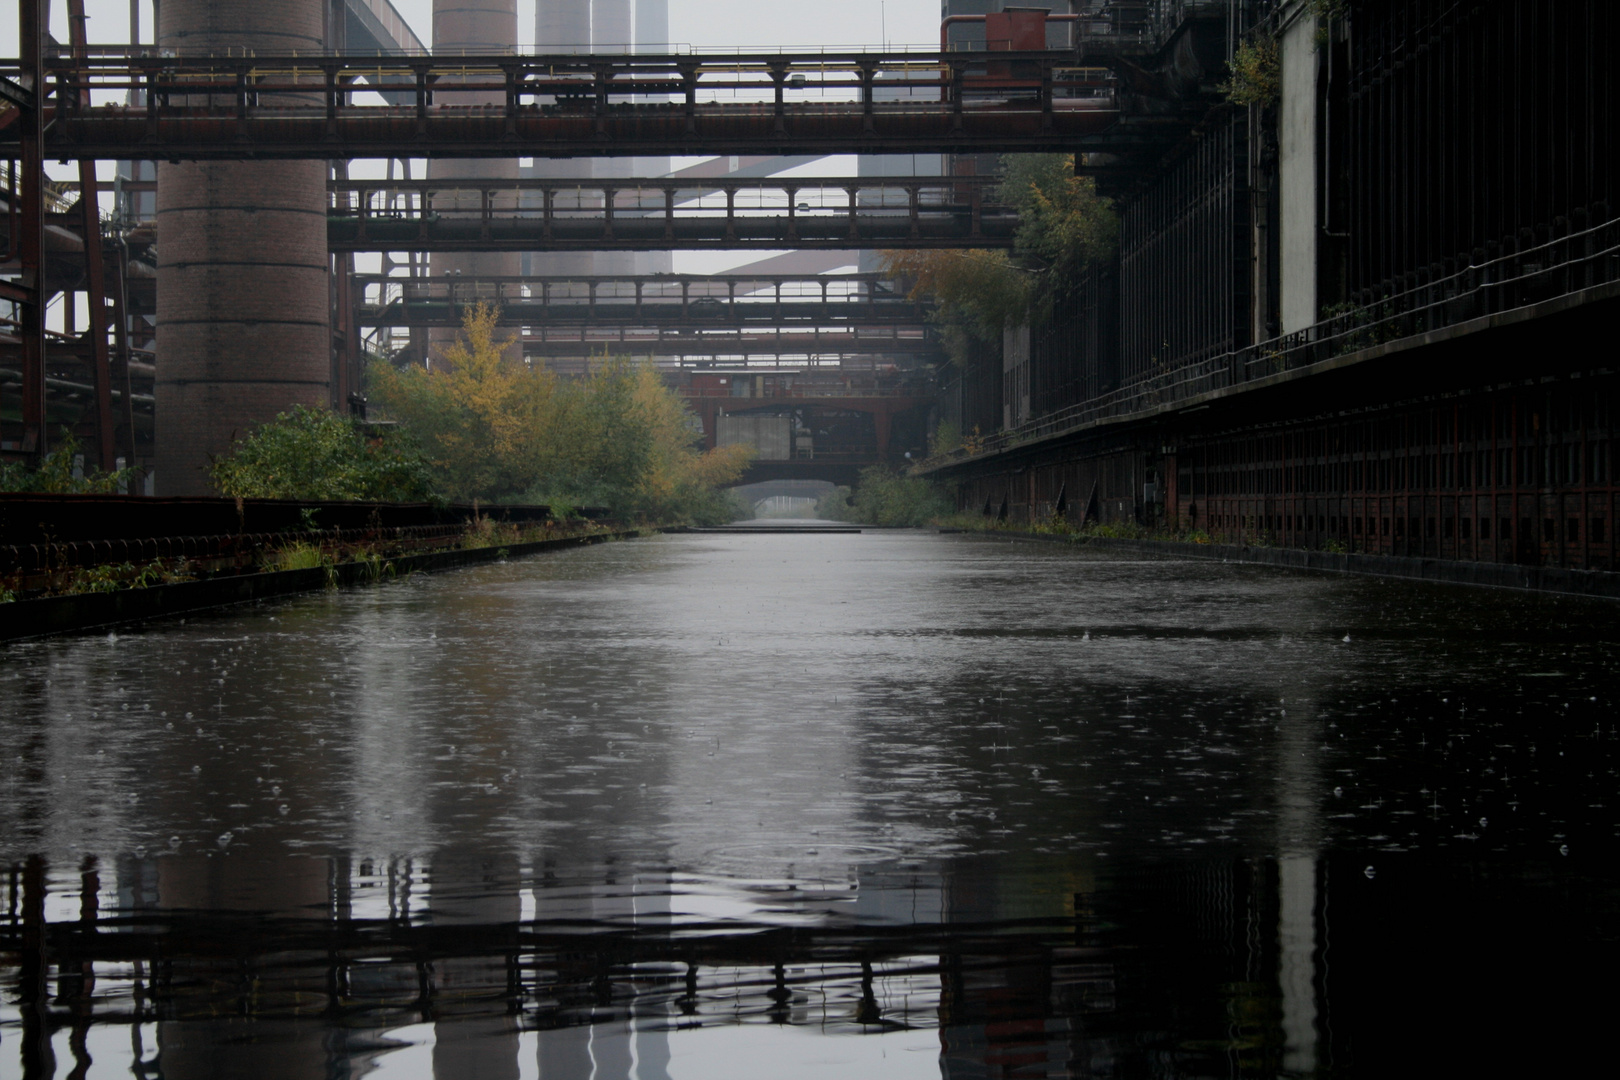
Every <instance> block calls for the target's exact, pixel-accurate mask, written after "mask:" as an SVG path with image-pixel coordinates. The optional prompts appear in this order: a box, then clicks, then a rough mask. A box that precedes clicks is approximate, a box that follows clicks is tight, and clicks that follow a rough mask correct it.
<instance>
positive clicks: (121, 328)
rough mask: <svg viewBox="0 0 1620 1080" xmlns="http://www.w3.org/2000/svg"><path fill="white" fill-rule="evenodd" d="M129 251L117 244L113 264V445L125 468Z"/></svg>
mask: <svg viewBox="0 0 1620 1080" xmlns="http://www.w3.org/2000/svg"><path fill="white" fill-rule="evenodd" d="M128 267H129V248H128V247H127V246H126V245H125V244H124V241H123V240H121V239H120V240H119V241H118V258H117V259H115V260H114V261H113V265H112V272H113V278H114V282H115V284H114V285H113V290H112V297H113V343H114V354H113V363H112V378H113V384H114V385H115V386H116V387H117V388H118V392H119V394H120V395H121V400H120V401H119V408H118V433H117V437H116V438H115V440H114V445H115V446H116V447H117V448H118V449H120V450H122V451H123V452H124V462H125V464H126V465H129V466H133V465H134V464H135V400H134V394H133V393H132V391H131V388H130V378H129V364H130V337H129V272H128Z"/></svg>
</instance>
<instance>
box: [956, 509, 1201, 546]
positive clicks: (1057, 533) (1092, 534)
mask: <svg viewBox="0 0 1620 1080" xmlns="http://www.w3.org/2000/svg"><path fill="white" fill-rule="evenodd" d="M934 524H935V525H938V526H939V527H940V528H942V529H951V530H954V531H957V532H987V533H1008V534H1015V535H1019V536H1040V537H1048V538H1051V539H1055V540H1076V541H1080V540H1093V539H1095V540H1163V541H1166V542H1173V543H1183V544H1209V543H1213V538H1212V537H1211V536H1210V535H1209V533H1207V532H1205V531H1204V530H1203V529H1166V528H1162V527H1150V526H1147V525H1139V524H1137V523H1136V522H1134V521H1106V522H1097V521H1091V522H1082V523H1076V522H1071V521H1069V520H1067V519H1066V518H1063V517H1051V518H1047V519H1045V520H1043V521H1002V520H1000V519H999V518H996V517H987V516H985V515H983V514H949V515H946V516H943V517H940V518H937V519H936V520H935V521H934Z"/></svg>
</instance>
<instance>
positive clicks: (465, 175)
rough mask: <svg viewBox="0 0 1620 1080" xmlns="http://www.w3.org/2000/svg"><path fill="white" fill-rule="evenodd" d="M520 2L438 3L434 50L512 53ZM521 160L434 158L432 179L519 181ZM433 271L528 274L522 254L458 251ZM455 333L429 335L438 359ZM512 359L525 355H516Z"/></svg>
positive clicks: (460, 101)
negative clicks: (446, 159) (448, 159)
mask: <svg viewBox="0 0 1620 1080" xmlns="http://www.w3.org/2000/svg"><path fill="white" fill-rule="evenodd" d="M517 29H518V23H517V0H433V51H434V54H435V55H439V56H445V55H456V54H458V53H466V54H468V55H485V56H488V55H490V54H493V53H511V52H515V51H516V50H517V43H518V32H517ZM505 101H506V95H505V92H504V90H492V91H490V92H489V93H487V94H485V93H469V94H459V95H456V97H455V99H454V100H448V99H447V100H445V101H443V102H442V103H443V104H445V105H451V106H472V105H500V104H504V103H505ZM518 175H519V173H518V160H517V159H516V158H487V159H486V158H480V159H475V160H469V161H442V160H435V161H430V162H429V163H428V178H429V179H431V180H488V181H493V182H497V183H498V182H499V181H502V180H516V179H517V178H518ZM464 198H468V199H471V200H473V201H471V202H468V203H467V204H466V205H465V206H462V205H460V204H458V203H456V202H455V200H449V203H448V204H449V205H454V206H456V208H457V209H474V208H476V207H477V196H471V195H469V196H464ZM494 204H495V206H496V208H497V209H502V210H512V209H516V207H517V193H516V192H515V191H508V192H505V193H501V194H497V195H496V196H495V197H494ZM432 268H433V273H434V274H436V275H452V276H459V277H463V278H474V279H476V278H481V277H506V276H516V275H518V274H521V273H522V272H523V256H522V254H521V253H519V252H482V253H479V252H454V253H443V254H435V255H434V256H433V258H432ZM455 336H456V335H455V333H454V331H436V332H434V333H433V334H431V335H430V337H431V340H432V341H433V344H434V348H433V352H434V354H435V356H438V355H442V353H443V349H444V347H445V346H446V345H447V344H449V342H451V341H453V340H455ZM512 355H513V358H514V359H516V358H518V357H520V356H521V353H519V352H517V351H516V347H515V346H514V351H513V353H512Z"/></svg>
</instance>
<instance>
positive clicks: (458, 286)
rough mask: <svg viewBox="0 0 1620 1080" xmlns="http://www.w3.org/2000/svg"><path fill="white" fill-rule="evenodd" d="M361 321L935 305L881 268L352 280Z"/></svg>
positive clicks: (852, 311)
mask: <svg viewBox="0 0 1620 1080" xmlns="http://www.w3.org/2000/svg"><path fill="white" fill-rule="evenodd" d="M353 280H354V283H355V287H356V289H358V290H359V292H360V302H359V303H358V305H357V321H358V322H359V324H360V325H361V326H402V327H403V326H412V327H415V326H436V327H443V326H459V325H460V324H461V319H462V315H463V313H464V312H465V311H466V310H467V309H468V308H469V307H471V306H472V305H474V304H479V303H487V304H491V305H493V306H494V307H495V308H496V309H497V310H498V312H499V315H500V324H501V325H503V326H527V327H543V326H616V327H617V326H623V327H657V328H660V329H663V330H665V331H671V330H675V331H680V332H689V331H693V330H705V331H709V330H721V329H725V330H742V329H751V330H760V329H770V330H775V329H786V330H800V329H814V328H818V327H819V328H837V329H840V330H848V329H850V328H854V327H863V328H866V327H908V328H914V329H918V330H920V329H922V328H923V327H924V326H925V325H926V323H927V320H928V315H929V313H930V312H931V310H932V308H933V305H932V304H929V303H925V302H923V301H920V300H913V299H911V298H909V297H907V296H905V295H904V294H898V293H895V292H894V291H893V286H892V285H891V284H890V281H889V279H888V278H887V277H886V276H885V275H882V274H823V275H813V276H806V275H780V276H775V275H757V274H755V275H747V274H717V275H703V274H655V275H642V276H614V275H606V276H573V277H559V276H533V277H481V278H478V279H476V280H474V279H471V278H466V279H463V278H459V277H451V278H444V277H440V278H399V277H384V276H379V275H371V274H357V275H355V277H354V279H353Z"/></svg>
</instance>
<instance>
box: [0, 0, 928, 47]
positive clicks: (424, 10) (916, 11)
mask: <svg viewBox="0 0 1620 1080" xmlns="http://www.w3.org/2000/svg"><path fill="white" fill-rule="evenodd" d="M265 2H266V3H273V2H276V0H265ZM535 2H536V0H518V33H519V35H520V37H521V39H522V41H523V42H524V43H525V44H527V43H530V42H532V41H533V40H534V8H535ZM394 6H395V7H397V8H398V9H399V12H400V14H401V15H403V16H404V17H405V19H406V21H407V22H409V23H410V24H411V27H412V28H413V29H414V30H415V31H416V32H417V34H418V35H420V36H421V37H422V38H423V39H424V40H426V39H427V38H428V37H429V36H430V35H431V34H432V26H433V23H432V19H431V17H430V16H431V14H432V12H433V0H394ZM15 9H16V5H15V4H14V3H6V4H0V11H4V12H5V13H4V14H0V52H3V53H4V54H5V55H7V56H15V55H17V19H16V15H15ZM52 9H53V10H52V17H51V29H52V31H53V32H54V33H55V35H56V37H57V39H58V40H61V41H66V40H67V36H68V34H67V0H52ZM85 10H86V13H87V14H88V15H89V16H90V40H91V41H92V42H97V43H112V42H124V41H128V40H129V37H128V35H129V0H85ZM939 11H940V4H939V0H802V2H798V3H790V2H785V0H670V3H669V23H670V26H669V30H670V37H672V38H673V39H674V40H675V41H676V42H677V43H681V44H686V45H691V46H693V47H696V48H735V47H741V46H748V45H761V46H763V45H769V46H773V47H778V46H784V45H818V46H819V45H877V44H879V43H880V42H881V41H882V40H883V33H884V30H885V24H886V28H887V33H888V40H889V41H890V42H892V43H894V44H896V45H902V44H910V45H927V44H929V43H930V42H938V41H939ZM141 20H142V22H143V24H144V26H143V35H144V39H145V40H147V41H150V40H152V37H151V35H152V25H151V20H152V3H151V0H141Z"/></svg>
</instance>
